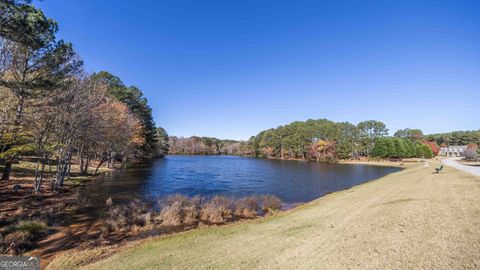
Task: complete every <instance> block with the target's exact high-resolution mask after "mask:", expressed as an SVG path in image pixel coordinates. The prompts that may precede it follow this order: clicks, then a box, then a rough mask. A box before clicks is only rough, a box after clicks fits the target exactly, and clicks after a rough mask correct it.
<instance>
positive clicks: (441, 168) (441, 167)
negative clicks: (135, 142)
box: [435, 165, 443, 173]
mask: <svg viewBox="0 0 480 270" xmlns="http://www.w3.org/2000/svg"><path fill="white" fill-rule="evenodd" d="M442 170H443V165H442V166H440V167H438V168H435V172H437V173H439V172H441V171H442Z"/></svg>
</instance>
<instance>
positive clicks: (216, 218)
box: [201, 196, 233, 224]
mask: <svg viewBox="0 0 480 270" xmlns="http://www.w3.org/2000/svg"><path fill="white" fill-rule="evenodd" d="M232 217H233V211H232V200H231V199H229V198H227V197H223V196H214V197H213V198H212V199H211V200H210V201H208V202H207V203H205V204H204V205H202V213H201V220H202V221H207V222H210V223H213V224H218V223H224V222H226V221H228V220H230V219H232Z"/></svg>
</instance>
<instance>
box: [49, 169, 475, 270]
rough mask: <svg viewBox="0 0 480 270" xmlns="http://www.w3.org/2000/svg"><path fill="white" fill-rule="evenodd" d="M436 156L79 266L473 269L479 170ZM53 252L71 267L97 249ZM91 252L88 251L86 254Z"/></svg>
mask: <svg viewBox="0 0 480 270" xmlns="http://www.w3.org/2000/svg"><path fill="white" fill-rule="evenodd" d="M438 165H440V163H439V162H438V161H433V162H430V165H429V166H428V167H426V166H424V165H423V164H412V165H410V166H409V168H407V169H405V170H403V171H400V172H397V173H394V174H391V175H388V176H385V177H383V178H380V179H379V180H376V181H371V182H369V183H365V184H362V185H359V186H356V187H353V188H351V189H348V190H344V191H340V192H336V193H332V194H329V195H327V196H325V197H322V198H320V199H318V200H316V201H314V202H312V203H309V204H306V205H303V206H300V207H298V208H295V209H293V210H291V211H287V212H283V213H280V214H278V215H277V216H273V217H269V218H264V219H259V220H255V221H251V222H246V223H242V224H236V225H231V226H226V227H208V228H203V229H196V230H193V231H189V232H185V233H180V234H176V235H172V236H164V237H154V238H151V239H149V240H144V241H141V242H140V243H139V244H136V245H127V246H126V247H124V248H122V249H121V251H118V252H115V254H114V255H113V256H111V257H108V258H107V259H103V260H101V261H99V262H96V263H93V264H88V265H86V266H84V267H83V268H85V269H478V268H480V252H479V250H480V230H479V228H480V177H476V176H473V175H470V174H467V173H464V172H461V171H458V170H456V169H454V168H451V167H448V166H447V167H445V168H444V170H443V171H442V172H441V173H439V174H435V173H433V170H434V167H436V166H438ZM102 252H103V251H101V252H97V253H95V250H93V251H92V250H85V251H79V250H77V251H75V252H71V253H65V254H63V255H61V256H58V257H56V258H55V259H54V261H53V262H52V263H51V264H50V266H49V269H74V268H78V267H79V266H80V265H82V261H85V260H87V261H88V259H90V260H95V259H92V256H93V257H95V256H97V257H98V255H97V254H99V253H102ZM92 254H93V255H92Z"/></svg>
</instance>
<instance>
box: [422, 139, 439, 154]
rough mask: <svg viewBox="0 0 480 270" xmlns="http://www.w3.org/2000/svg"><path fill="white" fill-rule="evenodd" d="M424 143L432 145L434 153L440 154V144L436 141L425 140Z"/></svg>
mask: <svg viewBox="0 0 480 270" xmlns="http://www.w3.org/2000/svg"><path fill="white" fill-rule="evenodd" d="M422 143H423V144H425V145H428V147H430V149H431V150H432V153H433V154H434V155H438V153H439V152H440V148H439V147H438V145H437V144H436V143H434V142H430V141H426V140H423V141H422Z"/></svg>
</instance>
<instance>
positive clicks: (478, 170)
mask: <svg viewBox="0 0 480 270" xmlns="http://www.w3.org/2000/svg"><path fill="white" fill-rule="evenodd" d="M459 159H461V158H448V159H443V160H442V163H443V164H445V165H447V166H450V167H454V168H457V169H459V170H462V171H464V172H467V173H471V174H474V175H478V176H480V166H468V165H463V164H460V163H459V162H458V160H459Z"/></svg>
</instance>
